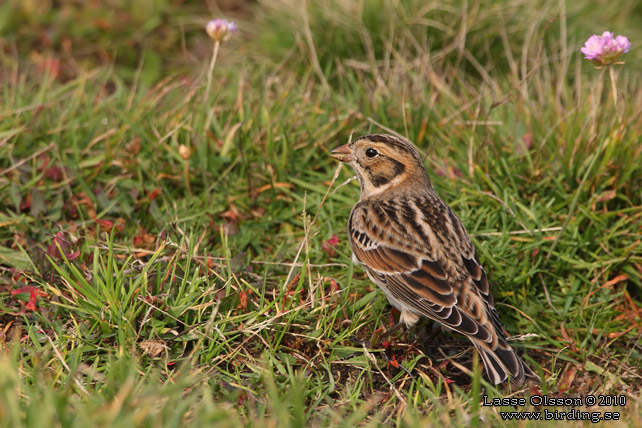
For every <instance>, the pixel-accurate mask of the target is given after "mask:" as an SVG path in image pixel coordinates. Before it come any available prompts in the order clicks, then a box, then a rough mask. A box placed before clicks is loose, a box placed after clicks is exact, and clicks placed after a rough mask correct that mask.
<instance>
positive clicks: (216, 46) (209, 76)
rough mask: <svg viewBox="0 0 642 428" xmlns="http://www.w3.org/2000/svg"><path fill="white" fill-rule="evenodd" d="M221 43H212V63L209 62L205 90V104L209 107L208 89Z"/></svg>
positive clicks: (210, 85)
mask: <svg viewBox="0 0 642 428" xmlns="http://www.w3.org/2000/svg"><path fill="white" fill-rule="evenodd" d="M220 44H221V43H220V42H219V41H218V40H216V41H215V42H214V51H213V52H212V61H210V69H209V71H208V72H207V88H206V89H205V104H207V106H208V107H209V99H210V88H211V87H212V72H213V71H214V64H216V57H218V48H219V45H220Z"/></svg>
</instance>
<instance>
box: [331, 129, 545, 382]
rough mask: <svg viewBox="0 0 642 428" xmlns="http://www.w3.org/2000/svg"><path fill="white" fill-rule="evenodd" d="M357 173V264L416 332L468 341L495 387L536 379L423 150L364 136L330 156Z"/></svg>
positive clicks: (353, 219)
mask: <svg viewBox="0 0 642 428" xmlns="http://www.w3.org/2000/svg"><path fill="white" fill-rule="evenodd" d="M331 153H332V156H333V157H334V158H335V159H338V160H340V161H342V162H346V163H347V164H349V165H350V166H351V167H352V168H353V169H354V170H355V172H356V173H357V178H358V179H359V184H360V185H361V198H360V199H359V202H357V204H356V205H355V206H354V207H353V208H352V211H351V212H350V218H349V220H348V235H349V237H350V244H351V245H352V253H353V259H354V260H355V262H358V263H359V264H362V265H363V267H364V269H365V271H366V273H367V274H368V277H369V278H370V279H371V280H372V281H373V282H374V283H376V284H377V285H378V286H379V287H380V288H381V289H382V290H383V292H384V293H385V295H386V297H387V298H388V300H389V301H390V303H391V304H392V305H393V306H395V307H396V308H397V309H399V310H400V311H401V316H400V322H403V323H404V324H405V325H406V326H407V327H410V326H413V325H414V324H415V323H416V322H417V321H418V320H419V319H420V318H421V317H427V318H430V319H432V320H435V321H438V322H439V323H441V324H443V325H444V326H446V327H448V328H450V329H452V330H455V331H457V332H459V333H461V334H463V335H466V336H467V337H468V338H469V339H470V340H471V341H472V342H473V344H474V345H475V347H476V348H477V349H478V350H479V354H480V355H481V359H482V361H483V363H484V367H485V368H486V373H487V375H488V378H489V379H490V380H491V381H492V382H493V383H495V384H498V383H500V382H503V381H505V380H506V378H507V377H508V376H509V375H510V377H511V380H512V381H513V382H514V383H516V384H517V385H521V384H522V383H523V382H524V380H525V379H526V378H530V379H533V380H538V379H539V378H538V377H537V376H536V375H535V373H534V372H533V371H532V370H531V369H530V368H529V367H528V366H527V365H526V364H525V363H524V362H523V361H522V360H521V359H520V358H519V357H518V356H517V355H516V354H515V351H513V349H512V348H511V347H510V346H509V345H508V343H506V335H505V333H504V329H503V327H502V325H501V323H500V321H499V316H498V314H497V311H496V310H495V307H494V304H493V296H492V295H491V293H490V286H489V284H488V280H487V279H486V273H485V272H484V269H483V268H482V267H481V265H480V262H479V258H478V257H477V252H476V251H475V247H474V246H473V243H472V242H471V240H470V237H469V236H468V233H467V232H466V229H464V226H463V225H462V223H461V221H460V220H459V218H458V217H457V216H456V215H455V213H454V212H453V211H452V210H451V209H450V207H449V206H448V205H446V204H445V203H444V202H443V201H442V200H441V199H440V198H439V196H437V194H436V193H435V192H434V190H433V188H432V185H431V183H430V179H429V178H428V174H427V173H426V170H425V168H424V164H423V161H422V159H421V157H420V155H419V152H418V151H417V149H416V148H415V147H414V146H413V145H412V144H411V143H409V142H407V141H404V140H402V139H399V138H397V137H394V136H391V135H379V134H373V135H365V136H362V137H359V138H357V139H356V140H354V141H352V142H350V143H348V144H346V145H343V146H340V147H337V148H336V149H334V150H332V152H331Z"/></svg>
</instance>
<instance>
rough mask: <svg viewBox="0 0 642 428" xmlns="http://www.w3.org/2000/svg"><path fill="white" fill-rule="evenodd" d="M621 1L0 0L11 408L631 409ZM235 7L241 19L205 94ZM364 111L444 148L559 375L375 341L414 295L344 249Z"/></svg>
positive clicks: (2, 262) (631, 111)
mask: <svg viewBox="0 0 642 428" xmlns="http://www.w3.org/2000/svg"><path fill="white" fill-rule="evenodd" d="M629 3H630V2H609V3H608V4H601V6H600V7H599V8H595V7H594V5H593V3H592V2H588V1H578V2H572V4H570V3H569V4H567V2H553V3H551V2H546V1H534V2H529V3H528V4H526V3H524V2H521V1H513V0H509V1H503V2H499V1H497V2H454V1H447V2H430V1H429V2H415V1H392V0H365V1H363V2H349V1H343V0H324V1H318V2H295V1H293V0H292V1H288V0H269V1H267V0H264V1H259V2H250V1H248V2H243V3H238V2H237V3H234V2H231V3H230V2H225V3H223V2H221V3H220V4H219V5H218V6H216V5H215V4H214V2H210V3H208V5H210V7H211V8H210V9H204V8H203V7H204V6H203V5H202V4H200V3H192V2H183V1H178V0H165V1H155V0H151V1H150V2H149V6H150V7H149V8H147V9H146V11H145V13H143V12H142V9H140V8H137V7H135V6H133V5H130V4H129V2H125V1H120V0H118V1H113V2H110V5H109V7H107V6H105V5H103V4H102V3H101V2H80V3H79V2H73V1H67V0H61V1H55V2H49V3H47V2H36V3H31V2H13V1H10V2H6V4H3V5H1V6H0V12H1V13H0V15H1V16H4V17H5V19H4V20H3V19H1V18H0V49H2V53H3V55H0V76H1V77H2V78H1V79H0V81H1V82H2V83H1V90H0V97H1V102H0V272H1V274H0V355H1V356H0V385H2V387H1V388H0V426H43V425H50V426H51V425H53V426H74V425H77V426H87V425H88V424H91V425H97V424H99V425H108V426H151V425H153V426H177V425H184V424H194V425H196V424H198V425H204V424H208V425H212V424H215V423H220V424H222V425H225V426H253V425H261V426H263V425H268V426H286V425H290V426H356V425H360V426H361V425H363V426H377V425H395V426H432V425H437V424H443V425H445V426H453V425H456V426H460V425H462V424H466V425H471V426H475V425H479V424H480V422H481V421H484V423H490V424H494V425H500V424H502V425H503V424H510V425H513V426H525V425H534V424H536V422H532V421H528V420H524V421H515V420H513V421H506V420H505V418H506V417H507V414H508V413H506V412H510V411H516V410H519V411H539V412H541V413H542V415H543V414H544V411H547V412H549V413H550V412H553V411H555V410H557V411H558V412H568V411H571V410H573V409H572V408H569V407H565V406H561V407H559V406H533V405H531V404H528V405H526V406H523V407H521V406H518V407H517V408H513V407H508V406H505V407H493V406H483V405H482V404H483V403H484V400H483V397H484V396H487V397H489V399H492V398H503V397H517V398H521V397H523V398H526V400H527V401H528V400H529V398H530V397H531V396H537V395H544V394H546V395H547V396H548V397H580V398H582V399H583V400H585V401H586V399H587V397H593V396H595V397H597V398H598V399H599V398H600V397H602V400H606V401H604V403H605V404H609V405H608V406H598V404H599V403H597V404H595V405H592V406H591V405H587V406H582V407H580V408H576V409H575V410H578V411H581V412H599V413H600V415H604V414H605V412H617V413H618V415H619V417H620V421H618V422H604V423H605V424H608V423H611V424H612V425H613V426H622V425H624V426H640V425H642V420H640V414H642V411H641V410H642V409H641V406H642V404H641V401H640V399H639V396H640V385H642V376H641V372H642V371H641V368H642V367H641V366H640V361H642V355H641V353H642V349H641V346H640V343H641V341H640V339H641V334H642V333H641V332H640V327H641V323H642V309H641V306H642V257H641V256H640V251H641V249H642V245H641V242H642V221H641V219H640V217H641V216H642V209H641V208H642V161H641V157H642V145H641V144H640V135H641V134H642V115H641V113H640V112H642V96H641V95H642V90H641V86H640V74H639V72H637V71H636V70H639V69H640V66H641V65H642V56H641V55H640V50H639V46H638V45H639V43H637V41H638V40H640V39H642V32H641V30H640V28H639V25H638V24H637V23H638V22H639V21H640V18H642V10H641V9H640V8H639V6H636V5H635V4H629ZM303 6H305V7H303ZM217 17H224V18H227V19H233V20H234V21H235V22H236V25H237V27H238V31H237V32H236V33H235V34H233V35H232V37H231V38H230V39H229V40H226V41H224V42H223V43H222V44H221V45H220V49H219V51H218V56H217V59H216V63H215V67H214V70H213V74H212V75H211V89H210V91H209V93H206V88H207V80H208V69H209V66H210V60H211V55H212V53H213V48H214V42H213V40H211V39H209V38H208V36H207V34H206V33H205V31H204V26H205V23H206V22H207V20H208V19H212V18H217ZM605 29H608V30H611V31H614V32H615V33H616V34H623V35H627V36H628V37H629V39H630V40H631V41H632V47H631V50H630V52H628V53H626V54H624V55H623V56H622V58H621V60H622V62H624V63H623V64H617V65H614V66H612V69H609V68H608V67H607V68H602V69H596V68H595V67H594V66H593V65H592V64H591V63H590V62H588V61H587V60H585V59H583V56H582V55H581V54H580V52H579V49H580V47H581V46H582V45H583V43H584V41H585V40H586V39H587V38H588V37H589V36H591V35H592V34H594V33H597V34H601V33H602V31H604V30H605ZM371 132H384V133H397V134H399V135H401V136H404V137H406V138H408V139H410V140H411V141H413V142H414V143H415V144H416V145H417V146H418V147H419V149H420V150H421V151H422V154H424V155H425V159H426V160H425V164H426V168H427V170H428V173H429V176H430V178H431V180H432V182H433V185H434V187H435V189H436V191H437V193H438V194H439V195H440V196H441V197H442V199H444V200H445V201H446V202H447V203H448V204H449V205H450V206H451V207H452V208H453V210H454V211H455V212H456V213H457V214H458V215H459V216H460V218H461V219H462V222H463V223H464V225H465V226H466V228H467V230H468V231H469V233H470V234H471V237H472V239H473V241H474V244H475V246H476V247H477V250H478V253H479V256H480V259H481V261H482V264H483V265H484V266H485V268H486V271H487V272H488V276H489V279H490V282H491V286H492V291H493V295H494V298H495V302H496V306H497V310H498V312H499V314H500V317H501V319H502V322H503V324H504V326H505V327H506V330H507V332H508V334H509V336H511V342H510V343H511V345H512V346H513V347H514V348H515V349H516V350H517V351H518V353H520V355H523V357H524V359H525V361H526V362H527V363H528V364H529V365H530V366H531V367H532V368H533V369H534V370H535V371H536V372H537V373H538V374H539V375H540V376H541V377H542V385H541V386H534V385H527V386H525V387H524V388H521V389H518V388H515V386H514V385H513V386H507V385H499V386H496V387H495V386H493V385H489V384H488V383H487V382H486V381H485V380H484V379H483V377H482V376H481V375H482V374H483V373H481V369H480V368H479V367H478V362H477V359H476V355H475V353H474V352H473V349H472V348H471V346H470V343H469V342H468V341H467V340H466V339H465V338H463V337H461V336H458V335H456V334H454V333H449V332H446V331H443V330H441V329H439V328H437V327H436V326H434V325H432V324H430V323H428V322H424V323H422V324H420V325H418V326H417V327H416V328H414V329H411V330H409V331H399V332H397V333H395V334H394V335H392V336H391V337H389V338H386V339H385V340H383V341H381V340H378V337H379V336H380V334H381V333H382V332H383V331H385V329H386V328H388V327H389V326H391V325H393V324H394V323H395V321H396V320H397V319H398V316H399V314H398V312H396V311H395V310H393V309H392V308H391V307H390V305H389V304H388V302H387V301H386V299H385V297H384V296H383V294H382V293H381V292H379V291H378V290H377V288H376V286H375V285H373V284H372V283H371V282H370V281H369V280H368V278H367V277H366V275H365V273H364V272H363V270H362V269H361V268H360V267H359V266H355V265H353V263H352V261H351V251H350V247H349V242H348V239H347V234H346V222H347V218H348V214H349V212H350V208H351V207H352V206H353V205H354V203H355V202H356V201H357V199H358V197H359V187H358V184H357V182H356V180H355V179H354V174H353V172H352V171H351V170H350V168H347V167H340V166H339V165H337V163H336V162H335V161H334V160H333V159H331V158H330V157H329V156H328V152H329V150H331V149H332V148H334V147H336V146H338V145H340V144H344V143H345V142H347V141H348V139H349V138H350V136H358V135H361V134H365V133H371ZM364 343H365V344H366V345H367V346H364ZM609 397H615V398H616V400H610V398H609ZM589 401H590V398H589ZM588 404H590V403H588ZM502 412H503V413H502ZM523 414H524V413H523ZM558 414H559V413H558ZM531 416H533V415H531ZM540 416H541V415H540ZM602 417H604V416H602ZM558 423H559V422H558ZM576 424H577V426H580V425H582V426H583V425H584V423H583V422H576Z"/></svg>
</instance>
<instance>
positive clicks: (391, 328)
mask: <svg viewBox="0 0 642 428" xmlns="http://www.w3.org/2000/svg"><path fill="white" fill-rule="evenodd" d="M403 324H404V323H403V321H398V322H397V323H396V324H395V325H393V326H392V327H390V328H389V329H388V330H386V331H384V332H383V333H381V336H379V342H382V341H383V339H385V338H386V337H388V336H390V335H391V334H392V333H394V332H395V331H397V330H399V328H400V327H402V326H403ZM372 337H374V335H373V336H372ZM370 341H372V338H371V339H370Z"/></svg>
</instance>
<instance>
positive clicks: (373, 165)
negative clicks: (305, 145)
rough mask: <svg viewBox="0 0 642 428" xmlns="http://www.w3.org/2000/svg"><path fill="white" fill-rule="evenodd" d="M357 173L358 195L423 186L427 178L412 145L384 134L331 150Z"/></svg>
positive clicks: (335, 156) (365, 137)
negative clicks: (392, 188)
mask: <svg viewBox="0 0 642 428" xmlns="http://www.w3.org/2000/svg"><path fill="white" fill-rule="evenodd" d="M330 153H331V154H332V155H331V156H332V157H333V158H335V159H337V160H340V161H341V162H346V163H347V164H348V165H350V166H351V167H352V168H353V169H354V170H355V172H356V173H357V178H358V179H359V183H360V184H361V197H362V198H363V197H368V196H373V195H376V194H378V193H381V192H383V191H384V190H387V189H389V188H391V187H398V188H400V189H402V188H408V189H409V190H411V189H412V188H413V187H416V188H425V187H426V186H428V187H430V180H429V179H428V175H427V174H426V170H425V169H424V164H423V161H422V160H421V156H420V155H419V152H418V151H417V149H416V148H415V146H414V145H412V144H411V143H409V142H408V141H405V140H403V139H400V138H397V137H394V136H392V135H385V134H371V135H364V136H362V137H359V138H357V139H355V140H353V141H351V142H349V143H348V144H344V145H343V146H340V147H337V148H336V149H334V150H332V151H331V152H330Z"/></svg>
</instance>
